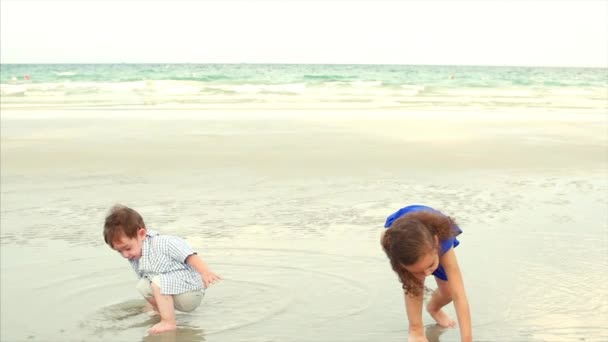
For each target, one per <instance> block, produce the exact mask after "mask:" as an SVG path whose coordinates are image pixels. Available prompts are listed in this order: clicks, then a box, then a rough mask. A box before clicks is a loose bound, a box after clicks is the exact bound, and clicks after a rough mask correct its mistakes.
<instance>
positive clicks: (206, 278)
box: [202, 271, 222, 288]
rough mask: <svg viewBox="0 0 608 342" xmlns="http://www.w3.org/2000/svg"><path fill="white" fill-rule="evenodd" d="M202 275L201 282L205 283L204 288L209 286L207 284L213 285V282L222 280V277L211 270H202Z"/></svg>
mask: <svg viewBox="0 0 608 342" xmlns="http://www.w3.org/2000/svg"><path fill="white" fill-rule="evenodd" d="M202 276H203V282H204V283H205V288H207V287H209V285H213V284H215V283H217V282H218V281H220V280H222V278H221V277H220V276H218V275H217V274H215V273H213V272H211V271H207V272H204V273H203V274H202Z"/></svg>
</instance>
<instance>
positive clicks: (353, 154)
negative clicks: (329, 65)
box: [0, 109, 608, 342]
mask: <svg viewBox="0 0 608 342" xmlns="http://www.w3.org/2000/svg"><path fill="white" fill-rule="evenodd" d="M0 129H1V132H0V133H1V135H0V139H1V140H0V142H1V144H0V152H1V154H0V168H1V169H0V170H1V174H0V176H1V192H0V194H1V198H0V201H1V208H0V214H1V216H0V218H1V220H0V227H1V235H0V237H1V240H0V241H1V245H0V247H1V258H0V259H1V272H2V277H1V285H2V286H1V288H0V290H1V295H2V297H1V299H2V300H1V309H2V315H1V317H0V319H1V323H2V324H1V326H2V331H1V333H0V339H1V340H2V341H26V340H27V341H107V340H113V341H285V342H286V341H350V342H352V341H404V340H405V338H406V336H407V317H406V315H405V310H404V307H403V299H402V294H401V289H400V284H399V283H398V282H397V278H396V276H395V274H393V273H392V271H391V269H390V266H389V264H388V261H387V259H386V257H385V255H384V254H383V252H382V250H381V248H380V246H379V243H378V237H379V234H380V233H381V231H382V226H383V223H384V220H385V218H386V216H387V215H388V214H390V213H391V212H393V211H394V210H396V209H398V208H400V207H402V206H404V205H407V204H412V203H422V204H427V205H430V206H433V207H435V208H437V209H440V210H442V211H443V212H445V213H447V214H449V215H451V216H453V217H454V218H455V219H456V220H457V221H458V222H459V224H460V226H461V227H462V229H463V231H464V233H463V235H462V238H461V239H460V240H461V245H460V246H459V247H458V248H457V251H456V252H457V256H458V258H459V262H460V264H461V268H462V270H463V274H464V280H465V285H466V290H467V294H468V296H469V301H470V306H471V312H472V319H473V333H474V336H475V340H478V341H573V340H584V341H605V340H607V339H608V329H607V328H606V326H605V321H606V319H608V304H607V302H606V298H608V285H607V284H608V282H607V281H606V280H607V279H606V275H605V270H606V269H607V266H608V258H607V255H608V234H607V232H608V223H607V222H608V120H607V117H606V115H605V114H597V113H595V114H594V113H569V112H566V111H565V110H564V111H559V112H558V111H556V112H553V111H546V112H540V111H538V112H530V111H525V110H518V111H505V112H499V111H496V112H474V111H467V112H462V113H458V114H455V113H454V112H451V111H445V112H407V111H390V110H380V111H351V110H349V111H321V110H309V111H297V110H291V111H288V112H286V111H278V110H274V111H273V110H260V111H236V110H232V111H230V110H224V111H200V110H199V111H197V110H187V109H182V110H169V109H166V110H163V109H156V110H144V109H141V110H86V111H80V110H44V109H40V110H35V109H25V110H10V109H3V110H2V113H1V125H0ZM114 203H123V204H126V205H129V206H132V207H134V208H136V209H137V210H139V211H140V213H142V215H143V216H144V219H145V221H146V224H147V226H148V227H149V228H151V229H155V230H158V231H160V232H163V233H166V234H175V235H179V236H182V237H184V238H186V239H187V241H188V242H189V243H190V244H191V245H192V246H193V247H194V248H195V249H196V250H197V251H199V253H200V255H201V256H202V257H203V258H204V259H205V260H207V261H208V263H209V264H210V265H211V266H212V267H213V269H214V270H215V271H216V272H217V273H219V274H220V275H222V276H223V277H224V281H223V282H221V283H220V284H218V285H216V286H214V287H212V288H211V289H209V290H208V291H207V294H206V296H205V299H204V301H203V305H202V306H201V307H200V308H199V309H197V310H196V311H195V312H193V313H191V314H180V315H178V330H177V332H175V333H169V334H164V335H160V336H148V335H147V332H146V331H147V329H148V328H149V327H150V326H151V325H152V324H153V323H154V322H155V321H154V318H150V317H149V316H147V315H146V314H144V313H141V311H140V307H141V306H142V305H143V300H142V299H141V298H139V297H138V294H137V292H136V291H135V289H134V286H135V281H136V278H135V275H134V274H133V272H132V270H131V269H130V267H129V265H128V262H127V261H126V260H124V259H122V258H120V257H119V255H117V254H116V252H114V251H112V250H110V249H109V248H108V247H107V246H105V244H104V242H103V239H102V235H101V231H102V224H103V218H104V215H105V213H106V212H107V210H108V208H109V207H110V206H111V205H112V204H114ZM427 285H429V286H430V287H434V286H435V284H433V283H432V282H431V281H430V279H428V280H427ZM447 311H448V313H450V315H452V316H455V314H454V311H453V308H452V306H449V307H448V309H447ZM423 318H424V323H425V324H426V325H427V336H428V337H429V340H430V341H455V340H459V333H458V330H457V329H440V328H437V327H436V326H435V325H433V321H432V319H431V318H430V317H429V316H428V315H427V314H425V315H424V316H423Z"/></svg>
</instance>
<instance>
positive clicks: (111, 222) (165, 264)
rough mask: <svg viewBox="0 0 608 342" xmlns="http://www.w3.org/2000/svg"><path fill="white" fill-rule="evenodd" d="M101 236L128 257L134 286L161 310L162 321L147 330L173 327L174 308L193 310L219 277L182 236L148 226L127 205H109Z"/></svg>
mask: <svg viewBox="0 0 608 342" xmlns="http://www.w3.org/2000/svg"><path fill="white" fill-rule="evenodd" d="M103 237H104V240H105V241H106V243H107V244H108V245H109V246H110V247H111V248H112V249H114V250H115V251H117V252H118V253H120V254H121V255H122V256H123V257H124V258H127V259H129V262H130V263H131V266H132V267H133V269H134V270H135V272H136V273H137V275H138V277H139V282H138V283H137V290H138V291H139V292H140V293H141V294H142V295H143V296H144V298H146V300H147V301H148V302H149V303H150V305H151V306H152V308H153V309H154V311H156V312H158V313H159V314H160V318H161V321H160V322H159V323H157V324H155V325H154V326H153V327H152V328H150V330H149V332H150V333H153V334H156V333H161V332H164V331H170V330H175V329H176V322H175V309H177V310H179V311H184V312H190V311H193V310H194V309H196V308H197V307H198V306H199V305H200V303H201V300H202V299H203V295H204V289H205V288H207V287H208V286H209V285H211V284H214V283H216V282H217V281H219V280H220V279H221V278H220V277H219V276H218V275H216V274H215V273H213V272H212V271H211V270H209V267H208V266H207V264H206V263H205V262H204V261H203V260H202V259H201V258H200V257H199V256H198V255H197V254H196V252H194V251H193V250H192V249H191V248H190V246H188V244H187V243H186V242H185V241H184V240H183V239H181V238H179V237H176V236H169V235H159V234H158V233H156V232H153V231H150V230H147V229H146V225H145V224H144V221H143V219H142V217H141V215H139V213H137V212H136V211H135V210H133V209H131V208H129V207H126V206H123V205H115V206H114V207H112V209H111V210H110V213H109V214H108V216H107V217H106V220H105V224H104V229H103ZM201 278H202V279H201ZM203 283H204V286H203Z"/></svg>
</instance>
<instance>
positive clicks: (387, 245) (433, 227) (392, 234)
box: [381, 205, 472, 342]
mask: <svg viewBox="0 0 608 342" xmlns="http://www.w3.org/2000/svg"><path fill="white" fill-rule="evenodd" d="M384 227H385V228H388V229H387V230H386V231H385V232H384V234H383V236H382V240H381V241H382V248H384V252H385V253H386V255H387V256H388V258H389V259H390V262H391V266H392V268H393V270H394V271H395V272H396V273H397V275H398V276H399V280H400V281H401V283H402V284H403V285H402V287H403V290H404V293H405V308H406V311H407V316H408V320H409V338H408V340H409V341H423V342H426V341H427V339H426V337H425V335H424V329H423V325H422V297H423V296H422V294H423V290H424V288H425V287H424V279H425V278H426V277H427V276H430V275H431V274H432V275H434V276H435V281H436V282H437V290H436V291H434V292H433V295H432V297H431V299H430V301H429V302H428V304H427V306H426V309H427V311H428V312H429V314H430V315H431V317H433V319H435V321H437V324H439V325H441V326H443V327H454V326H455V324H456V323H455V322H454V321H453V320H452V319H450V317H448V316H447V315H446V314H445V313H444V312H443V310H441V308H442V307H444V306H445V305H447V304H448V303H450V302H451V301H454V307H455V309H456V315H457V316H458V323H459V326H460V336H461V339H462V341H472V332H471V316H470V313H469V303H468V300H467V296H466V294H465V291H464V284H463V281H462V275H461V273H460V269H459V268H458V262H457V260H456V254H455V253H454V247H456V246H458V245H459V244H460V242H459V241H458V240H457V239H456V236H457V235H459V234H460V233H462V230H460V228H459V227H458V226H457V225H456V223H455V222H454V220H453V219H452V218H450V217H449V216H445V215H443V214H442V213H441V212H439V211H437V210H435V209H433V208H430V207H426V206H423V205H411V206H407V207H404V208H401V209H399V210H398V211H397V212H395V213H393V214H392V215H390V216H389V217H388V218H387V220H386V224H385V225H384Z"/></svg>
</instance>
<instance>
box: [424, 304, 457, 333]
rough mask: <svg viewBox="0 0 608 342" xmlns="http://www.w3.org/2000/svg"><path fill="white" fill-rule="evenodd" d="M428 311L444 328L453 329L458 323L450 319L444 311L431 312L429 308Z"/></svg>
mask: <svg viewBox="0 0 608 342" xmlns="http://www.w3.org/2000/svg"><path fill="white" fill-rule="evenodd" d="M426 310H427V311H428V312H429V314H430V315H431V317H433V319H434V320H435V322H437V324H439V325H441V326H442V327H444V328H453V327H455V326H456V322H455V321H454V320H453V319H451V318H450V316H448V315H447V314H446V313H445V312H443V310H431V309H430V308H429V307H428V306H427V308H426Z"/></svg>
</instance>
